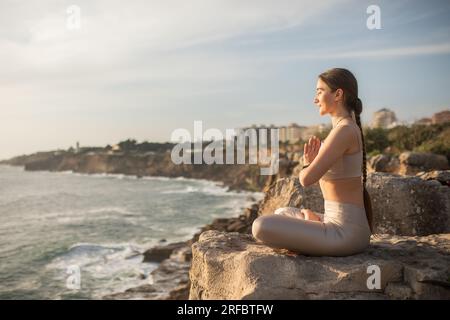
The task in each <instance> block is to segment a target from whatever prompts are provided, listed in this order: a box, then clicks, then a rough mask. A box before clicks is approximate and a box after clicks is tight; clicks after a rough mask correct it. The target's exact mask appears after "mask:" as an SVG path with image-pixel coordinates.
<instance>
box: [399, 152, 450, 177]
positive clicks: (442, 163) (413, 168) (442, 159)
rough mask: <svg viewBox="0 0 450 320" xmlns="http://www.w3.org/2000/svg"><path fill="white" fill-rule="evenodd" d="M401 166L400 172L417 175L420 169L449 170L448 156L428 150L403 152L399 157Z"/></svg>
mask: <svg viewBox="0 0 450 320" xmlns="http://www.w3.org/2000/svg"><path fill="white" fill-rule="evenodd" d="M398 159H399V161H400V167H399V170H398V172H397V173H398V174H402V175H415V174H417V173H418V172H420V171H430V170H448V169H449V165H448V160H447V157H446V156H444V155H440V154H434V153H428V152H409V151H407V152H403V153H402V154H400V156H399V157H398Z"/></svg>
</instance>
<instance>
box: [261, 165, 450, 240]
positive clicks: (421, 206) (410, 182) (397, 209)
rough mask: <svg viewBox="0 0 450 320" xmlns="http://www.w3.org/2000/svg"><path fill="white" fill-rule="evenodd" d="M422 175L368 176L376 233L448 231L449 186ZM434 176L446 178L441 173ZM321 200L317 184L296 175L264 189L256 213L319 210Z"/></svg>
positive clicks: (449, 229)
mask: <svg viewBox="0 0 450 320" xmlns="http://www.w3.org/2000/svg"><path fill="white" fill-rule="evenodd" d="M424 177H427V178H429V179H430V180H426V179H425V178H421V177H414V176H400V175H396V174H389V173H384V172H373V173H369V174H368V175H367V182H366V189H367V191H368V192H369V194H370V196H371V199H372V210H373V222H374V228H375V230H374V231H375V232H376V233H389V234H396V235H421V236H423V235H429V234H433V233H448V232H450V189H449V188H448V187H447V186H446V185H445V184H443V183H441V182H440V181H439V180H437V179H433V178H432V176H424ZM435 177H441V179H445V178H444V175H443V174H441V175H437V174H436V175H435ZM323 202H324V200H323V197H322V193H321V191H320V188H319V186H318V185H317V184H314V185H312V186H309V187H306V188H303V187H302V185H301V184H300V183H299V182H298V178H294V177H291V178H284V179H279V180H278V181H277V182H276V183H275V184H273V185H272V186H271V188H269V189H268V190H267V192H266V194H265V198H264V200H263V201H262V203H261V204H260V206H259V215H266V214H273V212H274V211H275V210H276V209H277V208H280V207H286V206H292V207H297V208H298V207H300V206H301V205H303V206H304V207H305V208H309V209H311V210H313V211H316V212H320V213H322V212H324V206H323Z"/></svg>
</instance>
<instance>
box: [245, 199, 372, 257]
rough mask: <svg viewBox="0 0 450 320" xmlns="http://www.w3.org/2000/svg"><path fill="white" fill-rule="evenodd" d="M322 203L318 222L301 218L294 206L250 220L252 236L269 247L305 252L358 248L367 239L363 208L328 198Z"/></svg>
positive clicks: (333, 252)
mask: <svg viewBox="0 0 450 320" xmlns="http://www.w3.org/2000/svg"><path fill="white" fill-rule="evenodd" d="M324 205H325V213H324V214H323V215H320V214H319V215H320V218H321V221H320V222H319V221H311V220H305V218H304V216H303V214H302V213H301V212H300V209H298V208H295V207H284V208H279V209H277V210H276V211H275V212H274V214H273V215H264V216H260V217H258V218H257V219H256V220H255V221H254V222H253V225H252V233H253V236H254V237H255V238H256V239H257V240H259V241H261V242H263V243H264V244H266V245H268V246H270V247H273V248H284V249H289V250H291V251H295V252H298V253H300V254H305V255H313V256H347V255H352V254H356V253H359V252H362V251H363V250H364V249H365V248H366V247H367V246H368V245H369V243H370V228H369V224H368V222H367V218H366V213H365V209H364V208H362V207H359V206H357V205H355V204H351V203H342V202H337V201H331V200H325V202H324Z"/></svg>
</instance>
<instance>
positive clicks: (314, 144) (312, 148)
mask: <svg viewBox="0 0 450 320" xmlns="http://www.w3.org/2000/svg"><path fill="white" fill-rule="evenodd" d="M319 148H320V139H319V138H317V137H316V136H312V137H311V138H309V141H308V142H306V143H305V144H304V145H303V164H304V165H305V164H309V163H311V162H312V161H313V160H314V159H315V158H316V156H317V154H318V153H319Z"/></svg>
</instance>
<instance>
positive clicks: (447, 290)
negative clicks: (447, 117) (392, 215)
mask: <svg viewBox="0 0 450 320" xmlns="http://www.w3.org/2000/svg"><path fill="white" fill-rule="evenodd" d="M192 253H193V259H192V267H191V269H190V274H189V276H190V281H191V287H190V295H189V299H219V300H222V299H267V300H274V299H450V268H449V266H450V234H437V235H430V236H427V237H402V236H393V235H380V237H379V238H377V239H374V238H372V242H371V245H370V246H369V247H368V248H367V249H366V250H365V251H364V252H363V253H360V254H357V255H353V256H348V257H309V256H304V255H297V254H293V253H290V252H289V251H287V250H283V249H272V248H270V247H268V246H265V245H263V244H261V243H258V242H255V241H254V239H253V237H252V236H250V235H246V234H239V233H224V232H219V231H207V232H204V233H202V234H201V236H200V239H199V241H198V242H196V243H194V244H193V245H192ZM369 266H378V267H379V270H380V279H379V280H380V282H379V284H380V286H379V287H375V288H373V289H369V287H368V285H367V283H369V284H371V283H375V284H376V282H372V281H371V280H370V281H369V277H371V276H374V271H372V269H370V268H373V267H370V268H369ZM368 270H369V271H368ZM375 272H376V271H375ZM372 279H373V277H372Z"/></svg>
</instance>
